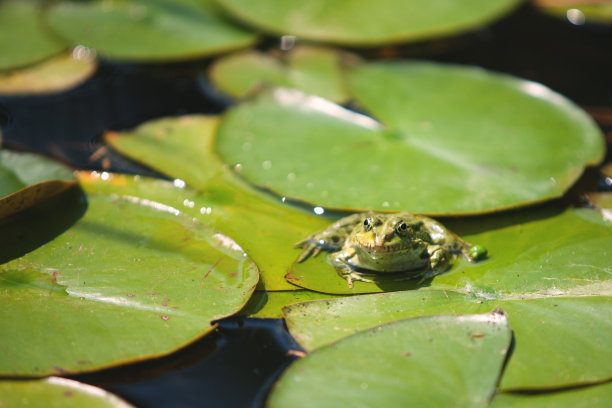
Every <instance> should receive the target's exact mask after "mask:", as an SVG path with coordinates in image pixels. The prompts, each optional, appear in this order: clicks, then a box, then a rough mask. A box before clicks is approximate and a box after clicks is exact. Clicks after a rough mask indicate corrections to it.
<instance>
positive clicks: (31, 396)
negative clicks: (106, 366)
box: [0, 377, 132, 408]
mask: <svg viewBox="0 0 612 408" xmlns="http://www.w3.org/2000/svg"><path fill="white" fill-rule="evenodd" d="M0 406H2V407H15V408H16V407H48V408H70V407H76V408H80V407H88V408H130V407H132V405H130V404H128V403H127V402H125V401H123V400H122V399H120V398H119V397H117V396H116V395H113V394H111V393H110V392H107V391H105V390H103V389H101V388H97V387H94V386H92V385H88V384H83V383H80V382H77V381H73V380H69V379H67V378H60V377H49V378H45V379H44V380H30V381H23V380H21V381H7V380H3V381H0Z"/></svg>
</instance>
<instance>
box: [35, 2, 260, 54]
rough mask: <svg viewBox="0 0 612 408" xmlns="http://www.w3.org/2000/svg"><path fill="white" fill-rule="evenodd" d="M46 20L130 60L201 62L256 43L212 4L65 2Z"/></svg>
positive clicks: (72, 37) (72, 36)
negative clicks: (215, 55) (223, 16)
mask: <svg viewBox="0 0 612 408" xmlns="http://www.w3.org/2000/svg"><path fill="white" fill-rule="evenodd" d="M45 21H46V22H47V23H48V24H49V26H50V27H51V28H52V29H53V30H54V31H56V32H57V33H59V34H60V35H61V36H63V37H65V38H67V39H69V40H71V41H72V42H75V43H78V44H83V45H86V46H88V47H91V48H93V49H95V50H96V51H97V52H98V53H99V54H101V55H102V56H104V57H107V58H113V59H119V60H129V61H159V60H164V61H169V60H184V59H191V58H201V57H206V56H210V55H214V54H218V53H221V52H225V51H231V50H235V49H239V48H242V47H245V46H248V45H250V44H252V43H254V42H255V40H256V36H255V34H253V33H252V32H249V31H247V30H245V29H242V28H240V27H237V26H235V25H233V24H231V23H229V22H227V21H226V20H225V19H223V18H222V17H221V16H220V15H219V13H218V11H217V10H216V8H215V6H214V5H213V4H212V3H211V2H210V1H208V0H174V1H168V0H157V1H144V0H111V1H106V0H98V1H91V2H74V1H60V2H58V4H55V5H53V6H52V7H51V8H50V9H49V11H48V12H47V13H46V15H45Z"/></svg>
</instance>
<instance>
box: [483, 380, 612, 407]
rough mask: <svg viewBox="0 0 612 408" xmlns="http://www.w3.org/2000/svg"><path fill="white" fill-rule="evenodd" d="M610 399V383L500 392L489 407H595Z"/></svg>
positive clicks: (611, 399)
mask: <svg viewBox="0 0 612 408" xmlns="http://www.w3.org/2000/svg"><path fill="white" fill-rule="evenodd" d="M610 401H612V383H607V384H601V385H593V386H590V387H582V388H577V389H569V390H562V391H557V392H550V393H541V394H519V393H501V394H498V395H496V396H495V398H493V401H492V402H491V405H490V406H491V408H576V407H580V408H591V407H593V408H595V407H601V408H604V407H607V406H608V405H610Z"/></svg>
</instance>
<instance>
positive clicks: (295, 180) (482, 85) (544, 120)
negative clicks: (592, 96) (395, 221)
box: [215, 62, 604, 214]
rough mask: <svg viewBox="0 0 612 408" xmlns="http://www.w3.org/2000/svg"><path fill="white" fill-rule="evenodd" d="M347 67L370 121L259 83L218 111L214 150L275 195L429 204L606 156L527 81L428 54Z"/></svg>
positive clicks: (487, 208) (446, 206)
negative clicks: (255, 90)
mask: <svg viewBox="0 0 612 408" xmlns="http://www.w3.org/2000/svg"><path fill="white" fill-rule="evenodd" d="M349 73H350V74H349V92H350V93H351V94H352V95H353V96H354V97H355V99H356V100H357V101H358V102H359V103H360V104H361V105H362V106H363V107H364V108H365V109H366V110H367V111H368V112H370V113H371V114H372V115H373V117H374V118H376V119H377V120H374V119H373V118H371V117H368V116H364V115H361V114H357V113H354V112H351V111H347V110H345V109H343V108H342V107H340V106H338V105H335V104H333V103H331V102H328V101H326V100H324V99H321V98H317V97H314V96H309V95H305V94H302V93H299V92H297V91H294V90H288V89H284V88H278V89H273V90H268V91H266V92H262V93H261V94H260V95H259V96H257V97H256V98H251V99H249V100H247V101H244V102H242V103H241V104H239V105H237V106H236V107H234V108H233V109H231V110H230V111H229V112H228V113H227V114H226V115H224V117H223V120H222V121H221V123H220V125H219V131H218V134H217V140H216V145H215V148H216V150H217V152H218V153H219V155H220V157H221V158H222V159H223V160H224V161H225V162H226V163H228V164H230V165H235V164H238V163H239V164H240V165H241V167H240V169H241V174H242V176H243V177H245V179H247V180H249V181H251V182H253V183H254V184H257V185H259V186H262V187H264V188H268V189H270V190H273V191H274V192H276V193H277V194H278V195H279V196H286V197H289V198H293V199H298V200H303V201H306V202H309V203H312V204H314V205H319V206H322V207H333V208H350V209H354V210H357V209H376V210H404V211H411V212H417V213H429V214H446V213H453V214H457V213H479V212H491V211H495V210H499V209H504V208H509V207H516V206H521V205H526V204H531V203H534V202H539V201H544V200H548V199H551V198H554V197H558V196H560V195H561V194H563V192H564V191H565V190H566V189H567V188H568V187H569V186H570V185H572V183H573V182H574V181H575V180H576V179H577V178H578V177H579V176H580V174H581V173H582V171H583V169H584V167H585V166H586V165H590V164H595V163H598V162H599V161H600V160H601V159H602V157H603V153H604V142H603V138H602V136H601V132H600V130H599V129H598V127H597V126H596V125H595V123H594V122H593V121H592V119H591V118H590V117H589V116H587V115H586V113H584V112H583V111H582V110H580V108H578V107H577V106H575V105H574V104H573V103H571V102H570V101H569V100H567V99H565V98H564V97H562V96H561V95H559V94H556V93H554V92H553V91H551V90H550V89H548V88H546V87H544V86H542V85H540V84H537V83H534V82H529V81H524V80H520V79H517V78H513V77H510V76H506V75H501V74H494V73H491V72H488V71H485V70H482V69H478V68H474V67H461V66H452V65H442V64H435V63H427V62H395V63H389V62H386V63H369V64H360V65H357V66H356V67H355V68H353V69H351V70H350V71H349ZM501 146H503V148H501Z"/></svg>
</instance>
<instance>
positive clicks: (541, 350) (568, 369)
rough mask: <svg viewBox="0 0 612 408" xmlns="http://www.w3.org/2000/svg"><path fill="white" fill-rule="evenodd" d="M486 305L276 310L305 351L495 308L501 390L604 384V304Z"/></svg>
mask: <svg viewBox="0 0 612 408" xmlns="http://www.w3.org/2000/svg"><path fill="white" fill-rule="evenodd" d="M607 294H608V296H586V297H573V298H562V297H553V298H533V299H530V298H529V296H528V295H526V296H525V299H520V298H515V299H509V300H501V299H497V300H496V299H486V298H483V297H481V296H480V295H479V294H477V293H457V292H452V291H438V290H419V291H405V292H395V293H385V294H377V295H364V296H356V297H350V298H344V299H333V300H327V301H314V302H306V303H302V304H297V305H293V306H290V307H288V308H286V309H285V310H284V312H285V319H286V321H287V326H288V328H289V330H290V332H291V334H292V335H293V336H294V338H295V339H296V340H297V341H298V342H299V343H300V344H301V345H302V347H304V348H305V349H306V350H313V349H317V348H319V347H322V346H324V345H326V344H330V343H334V342H336V341H338V340H339V339H341V338H343V337H346V336H349V335H351V334H353V333H356V332H358V331H361V330H365V329H369V328H372V327H375V326H378V325H381V324H384V323H388V322H392V321H395V320H399V319H406V318H410V317H417V316H424V315H436V314H464V313H482V312H484V311H486V310H490V309H492V308H497V307H500V308H502V309H503V310H504V311H506V313H507V315H508V319H509V321H510V325H511V327H512V330H513V332H514V341H515V344H514V351H513V354H512V356H511V358H510V360H509V361H508V365H507V367H506V370H505V371H504V376H503V377H502V379H501V384H500V387H501V388H502V389H538V388H554V387H562V386H568V385H575V384H581V383H594V382H600V381H604V380H607V379H609V378H611V377H612V370H611V369H610V364H609V361H610V359H611V358H612V354H611V348H610V347H609V339H610V338H611V336H612V323H611V320H610V316H611V315H612V297H610V296H609V295H610V293H609V292H608V293H607Z"/></svg>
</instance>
